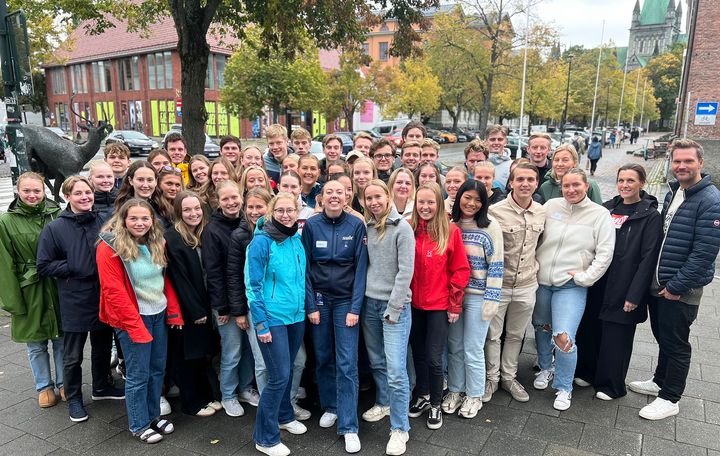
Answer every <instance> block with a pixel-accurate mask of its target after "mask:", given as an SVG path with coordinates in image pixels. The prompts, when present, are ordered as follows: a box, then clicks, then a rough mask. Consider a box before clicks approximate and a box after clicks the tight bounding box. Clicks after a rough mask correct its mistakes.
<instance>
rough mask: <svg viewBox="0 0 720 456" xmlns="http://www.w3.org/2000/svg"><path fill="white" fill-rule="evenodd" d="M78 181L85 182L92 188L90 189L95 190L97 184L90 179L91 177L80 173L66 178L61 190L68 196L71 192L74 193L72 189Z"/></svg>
mask: <svg viewBox="0 0 720 456" xmlns="http://www.w3.org/2000/svg"><path fill="white" fill-rule="evenodd" d="M78 182H83V183H84V184H85V185H87V186H88V187H89V188H90V190H92V191H93V192H94V191H95V186H94V185H93V183H92V182H91V181H90V179H88V178H87V177H85V176H81V175H79V174H76V175H74V176H70V177H68V178H67V179H65V181H64V182H63V183H62V187H60V191H61V192H62V194H63V195H65V196H68V195H69V194H70V193H72V190H73V188H74V187H75V184H77V183H78Z"/></svg>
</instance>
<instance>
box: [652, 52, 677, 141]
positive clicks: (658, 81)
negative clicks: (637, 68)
mask: <svg viewBox="0 0 720 456" xmlns="http://www.w3.org/2000/svg"><path fill="white" fill-rule="evenodd" d="M684 48H685V47H684V45H682V44H676V45H675V46H673V48H672V50H671V51H670V52H666V53H664V54H661V55H659V56H657V57H654V58H653V59H652V60H650V61H649V62H648V64H647V65H646V66H645V70H646V72H647V76H648V79H649V80H650V81H652V83H653V87H654V88H655V90H654V92H655V95H656V96H657V108H658V110H659V111H660V125H659V127H660V128H663V125H664V123H665V121H666V120H667V121H671V120H672V119H673V117H674V116H675V109H676V108H677V105H676V104H675V99H676V98H677V96H678V90H679V88H680V79H681V77H682V75H681V72H682V59H683V50H684Z"/></svg>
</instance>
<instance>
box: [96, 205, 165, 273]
mask: <svg viewBox="0 0 720 456" xmlns="http://www.w3.org/2000/svg"><path fill="white" fill-rule="evenodd" d="M133 207H142V208H144V209H147V210H148V212H150V217H151V218H152V221H153V223H152V226H151V227H150V230H149V231H148V232H147V233H145V235H144V236H143V237H142V239H139V240H136V239H135V237H133V235H132V234H130V232H129V231H128V229H127V227H126V226H125V219H126V218H127V215H128V212H129V211H130V209H131V208H133ZM103 231H111V232H112V233H113V235H114V236H115V246H114V248H115V255H116V256H118V257H120V259H121V260H123V261H135V260H137V259H138V257H139V256H140V248H139V247H138V245H139V244H145V245H146V246H147V248H148V250H149V251H150V256H151V257H152V261H153V263H155V264H156V265H158V266H162V267H165V266H167V259H166V258H165V239H164V238H163V228H162V225H161V224H160V221H159V220H158V218H157V215H156V214H155V211H154V210H153V208H152V206H151V205H150V203H149V202H147V201H146V200H144V199H142V198H131V199H129V200H128V201H126V202H125V203H123V205H122V206H120V209H118V211H117V212H116V213H115V215H113V217H112V218H111V219H110V221H108V222H107V223H106V224H105V226H104V227H103Z"/></svg>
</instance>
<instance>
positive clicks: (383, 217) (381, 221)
mask: <svg viewBox="0 0 720 456" xmlns="http://www.w3.org/2000/svg"><path fill="white" fill-rule="evenodd" d="M373 185H374V186H375V187H380V188H381V189H382V191H383V192H384V193H385V196H387V198H388V203H387V206H386V207H385V210H384V211H383V213H382V214H380V217H378V218H375V216H374V215H373V214H372V213H371V212H370V211H369V210H366V211H365V221H366V222H370V221H375V229H376V230H377V232H378V240H382V238H383V237H385V230H386V229H387V219H388V217H389V216H390V210H391V209H392V206H391V204H392V198H391V197H390V190H389V189H388V186H387V185H385V182H383V181H382V180H380V179H377V178H376V179H373V180H371V181H370V183H369V184H368V185H367V187H365V189H367V188H369V187H371V186H373ZM363 206H365V201H363Z"/></svg>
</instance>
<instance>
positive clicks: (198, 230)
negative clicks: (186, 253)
mask: <svg viewBox="0 0 720 456" xmlns="http://www.w3.org/2000/svg"><path fill="white" fill-rule="evenodd" d="M188 198H197V200H198V202H199V203H200V208H203V200H202V198H200V195H198V194H197V193H195V192H192V191H189V190H185V191H182V192H180V193H178V195H177V196H176V197H175V201H173V211H174V213H175V225H174V226H175V230H177V232H178V234H179V235H180V237H181V238H182V240H183V241H184V242H185V244H187V245H189V246H190V247H192V248H193V249H196V248H198V247H200V245H201V244H202V243H201V240H200V237H201V236H202V232H203V229H205V225H207V218H206V217H204V215H205V214H204V212H205V210H204V209H203V218H202V220H201V221H200V224H199V225H197V226H190V225H188V224H187V223H185V221H184V220H183V218H182V203H183V201H184V200H186V199H188Z"/></svg>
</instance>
